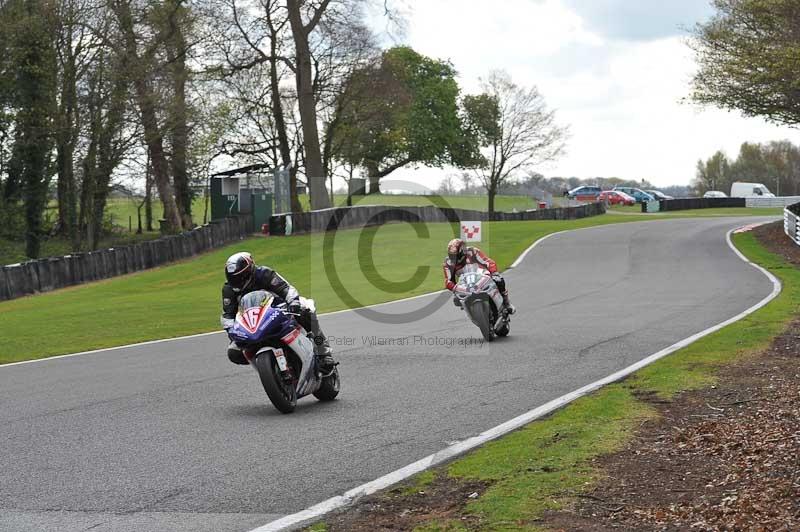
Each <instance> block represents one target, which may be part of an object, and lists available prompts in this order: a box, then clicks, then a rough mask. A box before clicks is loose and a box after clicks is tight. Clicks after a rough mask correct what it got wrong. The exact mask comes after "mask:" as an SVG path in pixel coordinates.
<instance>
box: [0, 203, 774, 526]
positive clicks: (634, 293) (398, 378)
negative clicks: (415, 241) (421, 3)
mask: <svg viewBox="0 0 800 532" xmlns="http://www.w3.org/2000/svg"><path fill="white" fill-rule="evenodd" d="M754 221H756V220H755V219H753V218H746V219H741V218H740V219H734V218H711V219H680V220H669V221H658V222H641V223H627V224H619V225H610V226H604V227H597V228H592V229H586V230H581V231H574V232H570V233H564V234H560V235H556V236H553V237H551V238H549V239H547V240H546V241H544V242H542V243H541V244H540V245H539V246H537V247H536V248H535V249H534V250H533V251H532V252H531V253H530V254H529V255H528V256H527V258H526V259H525V261H523V263H522V264H521V265H520V266H519V267H517V268H515V269H514V270H511V271H509V272H508V275H507V278H508V281H509V286H510V289H511V294H512V299H513V301H514V303H515V304H516V305H517V308H518V314H517V316H515V318H514V321H513V322H512V330H511V335H510V336H509V337H508V338H506V339H500V340H498V341H496V342H494V343H492V344H483V343H481V342H479V339H480V333H479V331H478V329H477V328H476V327H475V326H473V325H472V324H471V323H468V321H467V319H466V317H465V316H464V315H463V314H462V313H461V312H460V311H459V310H458V309H456V308H455V307H453V306H452V305H451V304H450V303H449V299H448V300H447V303H446V304H445V305H444V306H441V307H440V308H438V310H436V311H435V312H434V313H433V314H431V315H430V316H428V317H426V318H424V319H421V320H417V321H415V322H413V323H405V324H398V325H391V324H384V323H380V322H375V321H370V320H369V319H367V318H365V317H363V316H361V315H359V314H357V313H355V312H352V311H348V312H343V313H337V314H332V315H329V316H323V317H322V323H323V326H324V328H325V329H326V331H327V332H328V334H329V335H332V336H336V337H337V344H338V345H337V347H336V351H337V355H338V358H339V360H340V361H341V367H340V369H341V374H342V393H341V395H340V400H338V401H335V402H333V403H329V404H321V403H318V402H317V401H316V400H314V399H313V398H307V399H303V400H301V401H300V403H299V405H298V408H297V411H296V412H295V413H294V414H292V415H288V416H286V415H281V414H279V413H278V412H277V411H276V410H275V409H274V408H273V407H272V405H271V404H269V402H268V400H267V397H266V395H265V394H264V392H263V389H262V388H261V385H260V382H259V381H258V378H257V375H256V374H255V372H254V371H253V370H252V369H250V368H247V367H241V366H234V365H233V364H231V363H230V362H228V360H227V357H226V356H225V354H224V347H225V345H226V343H227V342H226V340H225V338H224V336H223V335H222V334H219V335H211V336H201V337H196V338H188V339H182V340H176V341H171V342H163V343H156V344H150V345H144V346H139V347H130V348H125V349H121V350H115V351H109V352H99V353H96V354H88V355H81V356H77V357H70V358H63V359H56V360H49V361H42V362H36V363H32V364H23V365H17V366H10V367H5V368H3V367H0V425H2V428H1V429H0V449H2V452H1V453H0V530H13V531H28V530H36V531H39V530H59V531H61V530H65V531H78V530H87V529H90V528H91V529H92V530H93V531H103V530H131V531H134V530H135V531H143V530H152V531H161V530H181V531H182V530H193V531H194V530H203V531H205V530H208V531H224V530H231V531H239V530H242V531H244V530H249V529H252V528H254V527H256V526H259V525H262V524H265V523H266V522H268V521H270V520H272V519H275V518H278V517H280V516H282V515H286V514H288V513H293V512H296V511H299V510H301V509H303V508H304V507H307V506H309V505H311V504H314V503H317V502H320V501H321V500H324V499H326V498H328V497H331V496H333V495H337V494H340V493H342V492H344V491H346V490H347V489H350V488H353V487H355V486H357V485H359V484H362V483H364V482H368V481H370V480H373V479H375V478H376V477H379V476H381V475H384V474H386V473H388V472H390V471H393V470H395V469H397V468H400V467H402V466H405V465H407V464H409V463H411V462H413V461H415V460H418V459H419V458H422V457H424V456H426V455H428V454H431V453H433V452H436V451H438V450H440V449H442V448H443V447H446V446H447V445H448V444H449V443H451V442H453V441H456V440H461V439H464V438H467V437H470V436H474V435H475V434H478V433H480V432H482V431H484V430H486V429H489V428H491V427H493V426H495V425H498V424H499V423H501V422H503V421H506V420H508V419H510V418H513V417H515V416H517V415H519V414H522V413H524V412H526V411H528V410H530V409H532V408H534V407H536V406H538V405H541V404H543V403H545V402H547V401H549V400H551V399H554V398H556V397H558V396H560V395H562V394H564V393H567V392H570V391H572V390H574V389H576V388H579V387H580V386H583V385H585V384H587V383H590V382H593V381H595V380H597V379H599V378H602V377H605V376H606V375H608V374H610V373H613V372H614V371H616V370H619V369H621V368H624V367H625V366H628V365H630V364H631V363H633V362H635V361H637V360H639V359H642V358H644V357H646V356H647V355H650V354H652V353H654V352H656V351H658V350H660V349H662V348H664V347H667V346H669V345H671V344H673V343H675V342H676V341H678V340H680V339H683V338H685V337H687V336H690V335H691V334H693V333H695V332H698V331H700V330H703V329H705V328H707V327H709V326H712V325H714V324H717V323H719V322H721V321H724V320H725V319H727V318H730V317H732V316H734V315H736V314H738V313H739V312H741V311H743V310H744V309H746V308H748V307H750V306H751V305H754V304H755V303H757V302H758V301H760V300H761V299H762V298H764V297H765V296H767V295H768V294H769V293H770V292H771V290H772V285H771V283H770V282H769V280H768V279H767V278H766V277H765V276H764V275H763V274H761V273H760V272H758V271H756V270H755V269H754V268H752V267H751V266H748V265H747V264H745V263H744V262H743V261H741V260H740V259H739V258H738V257H737V256H736V255H735V254H734V253H733V251H732V250H731V249H730V248H729V247H728V245H727V244H726V242H725V234H726V232H727V231H728V230H729V229H731V228H733V227H737V226H739V225H743V224H745V223H752V222H754ZM443 246H444V244H443ZM284 273H285V275H286V276H287V277H289V279H291V272H284ZM433 297H435V296H426V297H423V298H418V299H413V300H409V301H404V302H398V303H393V304H389V305H384V306H381V307H378V308H377V309H376V310H380V311H382V312H386V313H400V312H407V311H410V310H413V309H415V308H421V307H425V306H426V305H428V304H429V303H430V302H431V300H432V299H433ZM213 319H215V317H214V318H213ZM98 333H99V334H113V331H98ZM3 334H13V331H3ZM372 337H375V338H374V340H375V341H377V340H378V338H381V339H383V340H384V343H387V344H388V345H381V346H377V345H374V346H373V345H371V342H372V341H373V338H372ZM54 340H56V341H57V339H54ZM403 344H405V345H403ZM31 347H32V348H35V346H31Z"/></svg>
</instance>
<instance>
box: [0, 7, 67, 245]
mask: <svg viewBox="0 0 800 532" xmlns="http://www.w3.org/2000/svg"><path fill="white" fill-rule="evenodd" d="M0 16H2V24H3V26H5V27H6V31H7V33H6V35H8V36H9V37H10V40H9V42H7V43H6V46H7V52H8V53H9V56H10V57H9V58H8V59H7V60H6V62H5V65H6V66H7V67H10V69H13V70H12V71H6V72H3V73H2V75H11V76H12V79H13V80H14V81H13V86H12V89H11V98H10V102H11V106H12V107H14V108H15V112H16V114H15V120H14V146H13V150H12V156H11V160H10V161H9V164H8V174H9V175H8V180H7V183H6V186H5V190H4V193H5V194H6V199H7V200H8V201H15V200H17V199H21V200H22V203H23V206H24V213H25V249H26V254H27V256H28V257H31V258H37V257H38V256H39V251H40V243H41V238H42V233H43V228H42V225H43V223H42V222H43V220H42V215H43V213H44V208H45V205H46V203H47V190H48V185H49V183H50V177H51V168H50V164H51V150H52V146H53V139H52V126H53V115H54V112H55V89H56V78H55V71H56V69H55V65H56V54H55V49H54V46H53V41H52V38H51V33H52V30H53V28H52V25H51V20H52V11H51V10H50V6H49V4H48V3H47V2H46V1H44V0H15V1H12V2H8V3H7V4H6V5H5V6H3V9H2V12H0ZM11 184H14V187H13V188H15V189H16V187H17V186H18V187H19V188H18V189H16V190H9V186H10V185H11Z"/></svg>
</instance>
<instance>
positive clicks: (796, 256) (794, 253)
mask: <svg viewBox="0 0 800 532" xmlns="http://www.w3.org/2000/svg"><path fill="white" fill-rule="evenodd" d="M753 234H755V235H756V238H758V241H759V242H761V244H763V245H764V246H765V247H766V248H767V249H769V250H770V251H771V252H773V253H775V254H776V255H780V256H781V257H783V258H784V260H785V261H786V262H789V263H791V264H794V265H796V266H800V246H798V245H797V244H795V243H794V242H793V241H792V239H790V238H789V237H788V236H786V233H784V232H783V222H775V223H771V224H766V225H762V226H760V227H756V228H755V229H753Z"/></svg>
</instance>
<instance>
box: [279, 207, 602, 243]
mask: <svg viewBox="0 0 800 532" xmlns="http://www.w3.org/2000/svg"><path fill="white" fill-rule="evenodd" d="M605 212H606V208H605V205H603V204H602V203H589V204H586V205H580V206H578V207H560V208H555V209H539V210H530V211H523V212H495V213H493V214H492V216H491V217H490V216H489V213H488V212H484V211H473V210H467V209H453V208H450V207H439V206H436V205H425V206H413V207H399V206H392V205H364V206H355V207H334V208H331V209H322V210H318V211H312V212H303V213H296V214H276V215H274V216H271V217H270V219H269V233H270V235H275V236H284V235H290V234H299V233H320V232H324V231H336V230H338V229H356V228H360V227H367V226H375V225H383V224H387V223H392V222H408V223H411V222H423V223H437V222H450V223H456V222H460V221H462V220H476V221H477V220H480V221H482V222H488V221H492V222H510V221H526V220H575V219H577V218H586V217H589V216H596V215H598V214H603V213H605Z"/></svg>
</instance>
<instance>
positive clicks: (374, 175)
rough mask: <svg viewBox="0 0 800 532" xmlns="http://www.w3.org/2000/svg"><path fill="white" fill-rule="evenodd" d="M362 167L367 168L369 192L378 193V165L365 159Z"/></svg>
mask: <svg viewBox="0 0 800 532" xmlns="http://www.w3.org/2000/svg"><path fill="white" fill-rule="evenodd" d="M364 168H365V169H366V170H367V177H368V178H369V194H380V193H381V178H380V170H379V169H378V165H377V164H375V163H373V162H370V161H367V162H366V163H364Z"/></svg>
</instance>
